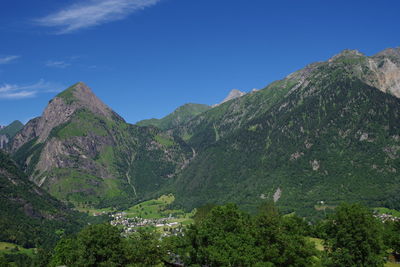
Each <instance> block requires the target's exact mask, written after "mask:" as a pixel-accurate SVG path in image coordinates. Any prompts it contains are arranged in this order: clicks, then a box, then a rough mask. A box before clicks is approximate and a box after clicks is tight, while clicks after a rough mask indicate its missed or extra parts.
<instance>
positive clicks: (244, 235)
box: [186, 204, 261, 266]
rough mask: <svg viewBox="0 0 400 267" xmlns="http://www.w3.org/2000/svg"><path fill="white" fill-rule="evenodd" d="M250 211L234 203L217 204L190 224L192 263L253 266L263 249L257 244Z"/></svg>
mask: <svg viewBox="0 0 400 267" xmlns="http://www.w3.org/2000/svg"><path fill="white" fill-rule="evenodd" d="M253 229H254V228H253V227H252V225H251V218H250V216H249V215H247V214H245V213H243V212H241V211H240V210H239V209H238V207H237V206H236V205H234V204H228V205H225V206H218V207H215V208H214V209H212V210H211V212H210V213H209V214H208V215H207V216H206V218H204V219H202V220H201V221H200V222H199V223H196V224H194V225H192V226H191V227H189V229H188V230H187V232H186V237H187V238H188V240H189V243H190V246H191V248H190V249H191V251H190V264H202V265H209V266H254V264H255V263H256V262H257V259H258V258H259V254H260V253H261V251H259V249H258V248H257V247H256V246H254V243H255V242H254V237H253V234H252V231H253Z"/></svg>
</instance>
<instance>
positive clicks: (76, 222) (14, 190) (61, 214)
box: [0, 151, 83, 247]
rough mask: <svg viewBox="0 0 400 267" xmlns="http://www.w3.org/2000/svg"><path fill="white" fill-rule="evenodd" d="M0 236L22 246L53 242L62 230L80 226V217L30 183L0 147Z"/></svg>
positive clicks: (50, 243) (71, 230) (3, 239)
mask: <svg viewBox="0 0 400 267" xmlns="http://www.w3.org/2000/svg"><path fill="white" fill-rule="evenodd" d="M0 184H1V186H0V196H1V197H0V240H1V241H7V242H12V243H16V244H19V245H22V246H25V247H37V246H39V245H40V246H46V245H49V246H51V245H54V242H55V241H56V240H57V239H58V238H59V235H60V234H61V233H63V232H65V233H71V232H74V231H76V230H78V229H79V228H80V227H82V226H83V224H82V217H81V215H80V214H79V213H77V212H73V211H71V210H70V209H68V208H67V207H66V206H64V205H63V204H62V203H61V202H59V201H57V200H56V199H55V198H53V197H51V196H50V195H49V194H48V193H47V192H45V191H43V190H42V189H41V188H39V187H37V186H36V185H34V184H33V183H31V182H30V181H29V180H28V178H27V177H26V175H25V174H24V173H23V172H22V171H20V170H19V169H18V167H17V166H16V164H15V163H14V162H13V161H12V160H11V159H10V158H9V156H8V155H6V154H5V153H4V152H2V151H0Z"/></svg>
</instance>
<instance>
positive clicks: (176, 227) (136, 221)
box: [109, 212, 183, 237]
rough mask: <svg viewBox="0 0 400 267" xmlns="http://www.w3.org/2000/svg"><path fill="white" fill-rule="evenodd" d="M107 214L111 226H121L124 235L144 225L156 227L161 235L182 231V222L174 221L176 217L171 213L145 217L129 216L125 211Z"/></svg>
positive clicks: (175, 233)
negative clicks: (156, 217)
mask: <svg viewBox="0 0 400 267" xmlns="http://www.w3.org/2000/svg"><path fill="white" fill-rule="evenodd" d="M109 216H110V217H111V218H112V220H111V222H110V224H111V225H112V226H117V227H121V228H122V230H123V233H124V234H125V235H129V234H130V233H134V232H136V231H138V229H140V228H145V227H155V228H157V229H158V230H160V232H162V237H164V236H171V235H177V234H179V233H182V231H183V227H182V224H181V223H179V222H176V221H174V220H176V219H177V218H174V217H172V216H171V215H170V216H169V217H167V218H159V219H145V218H141V217H133V218H130V217H128V214H127V213H126V212H117V213H110V214H109Z"/></svg>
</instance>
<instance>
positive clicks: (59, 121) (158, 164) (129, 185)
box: [12, 83, 192, 207]
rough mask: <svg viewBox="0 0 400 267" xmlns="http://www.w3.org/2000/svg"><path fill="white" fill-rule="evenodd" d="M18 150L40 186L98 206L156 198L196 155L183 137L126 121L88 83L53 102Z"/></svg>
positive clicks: (22, 135)
mask: <svg viewBox="0 0 400 267" xmlns="http://www.w3.org/2000/svg"><path fill="white" fill-rule="evenodd" d="M12 147H13V151H14V158H15V160H16V161H17V162H18V163H19V164H20V165H21V166H24V168H25V170H26V172H27V174H28V175H29V176H30V179H31V180H33V181H34V182H35V183H36V184H37V185H39V186H40V187H42V188H43V189H45V190H47V191H48V192H50V194H52V195H53V196H55V197H57V198H58V199H61V200H67V201H70V202H72V203H74V204H76V205H81V206H95V207H108V206H112V205H117V206H118V205H121V204H132V203H134V202H135V201H139V200H140V199H141V198H144V197H151V196H153V195H152V194H153V193H155V192H158V191H159V190H160V189H161V188H162V187H163V185H164V184H166V183H168V182H169V181H170V177H171V176H173V175H174V174H175V173H176V172H178V171H179V170H180V168H181V167H182V166H183V165H184V164H185V162H186V161H187V158H190V157H191V156H192V151H191V150H190V148H189V147H186V145H185V144H184V143H183V142H182V141H181V140H180V139H179V138H174V137H172V136H170V135H168V134H166V133H162V132H161V130H159V129H157V128H154V127H139V126H135V125H130V124H127V123H125V121H124V120H123V119H122V118H121V117H120V116H118V115H117V114H116V113H115V112H113V111H112V110H111V109H110V108H109V107H107V106H106V105H105V104H104V103H103V102H101V101H100V100H99V99H98V98H97V97H96V96H95V95H94V94H93V92H92V91H91V90H90V89H89V88H88V87H87V86H86V85H85V84H83V83H78V84H76V85H74V86H72V87H70V88H68V89H67V90H65V91H64V92H62V93H60V94H59V95H58V96H57V97H55V98H54V99H53V100H51V101H50V103H49V105H48V106H47V107H46V109H45V111H44V112H43V115H42V116H41V117H39V118H36V119H34V120H31V121H30V122H28V124H27V125H26V126H25V127H24V129H23V130H22V131H21V132H20V133H19V134H18V135H17V136H16V137H15V138H14V141H13V146H12Z"/></svg>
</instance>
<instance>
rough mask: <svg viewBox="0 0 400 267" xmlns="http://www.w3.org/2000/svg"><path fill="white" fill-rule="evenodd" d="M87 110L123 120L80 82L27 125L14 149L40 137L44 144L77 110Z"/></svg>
mask: <svg viewBox="0 0 400 267" xmlns="http://www.w3.org/2000/svg"><path fill="white" fill-rule="evenodd" d="M81 109H86V110H88V111H90V112H92V113H94V114H95V115H97V116H102V117H105V118H107V119H118V120H123V119H122V118H121V117H120V116H118V115H117V114H116V113H115V112H113V111H112V110H111V109H110V108H109V107H108V106H107V105H106V104H104V103H103V102H102V101H101V100H100V99H99V98H98V97H97V96H96V95H95V94H94V93H93V92H92V90H91V89H90V88H89V87H88V86H87V85H86V84H85V83H83V82H79V83H77V84H75V85H73V86H71V87H69V88H68V89H66V90H65V91H63V92H61V93H60V94H58V95H57V96H56V97H55V98H53V99H52V100H50V102H49V104H48V105H47V107H46V109H45V110H44V112H43V114H42V116H41V117H39V118H36V119H33V120H31V121H29V122H28V123H27V125H26V126H25V127H24V129H23V130H22V131H21V132H20V133H19V134H17V135H16V136H15V138H14V141H13V145H12V149H13V150H14V151H15V150H17V149H18V148H20V147H21V146H22V145H23V144H25V143H26V142H29V141H30V140H32V139H34V138H36V137H38V141H39V142H44V141H45V140H46V139H47V137H48V136H49V134H50V132H51V130H52V129H53V128H55V127H57V126H59V125H61V124H63V123H66V122H67V121H69V120H70V118H71V117H72V116H73V114H74V113H75V112H76V111H77V110H81Z"/></svg>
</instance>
